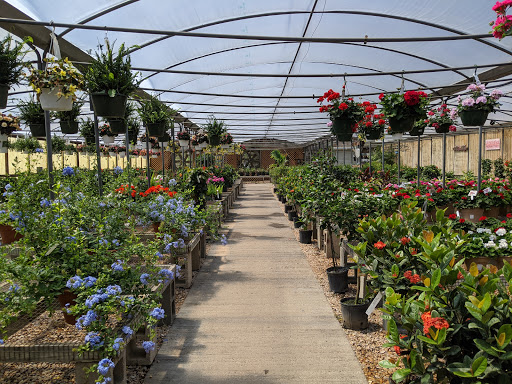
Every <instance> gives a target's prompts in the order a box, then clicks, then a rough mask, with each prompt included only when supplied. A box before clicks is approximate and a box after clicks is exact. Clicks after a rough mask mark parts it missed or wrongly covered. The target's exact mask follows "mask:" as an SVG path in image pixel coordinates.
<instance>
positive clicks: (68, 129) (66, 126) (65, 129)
mask: <svg viewBox="0 0 512 384" xmlns="http://www.w3.org/2000/svg"><path fill="white" fill-rule="evenodd" d="M59 124H60V131H61V132H62V133H64V134H66V135H74V134H75V133H78V121H69V120H61V122H60V123H59Z"/></svg>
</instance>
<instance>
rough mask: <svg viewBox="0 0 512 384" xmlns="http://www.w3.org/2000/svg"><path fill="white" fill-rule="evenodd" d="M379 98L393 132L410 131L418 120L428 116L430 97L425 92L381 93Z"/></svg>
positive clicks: (382, 110)
mask: <svg viewBox="0 0 512 384" xmlns="http://www.w3.org/2000/svg"><path fill="white" fill-rule="evenodd" d="M379 99H380V103H381V104H382V109H381V112H382V113H384V115H385V116H386V117H387V119H388V121H389V125H390V126H391V132H392V133H404V132H409V131H410V130H411V129H412V127H413V125H414V122H415V121H416V120H419V119H424V118H425V117H426V111H425V108H426V106H427V105H428V97H427V94H426V93H425V92H421V91H420V92H417V91H407V92H405V93H404V94H402V93H388V94H386V95H384V94H383V93H381V94H380V96H379Z"/></svg>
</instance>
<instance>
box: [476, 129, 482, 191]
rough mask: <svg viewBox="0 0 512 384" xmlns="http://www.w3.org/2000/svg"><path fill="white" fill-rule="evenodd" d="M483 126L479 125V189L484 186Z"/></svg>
mask: <svg viewBox="0 0 512 384" xmlns="http://www.w3.org/2000/svg"><path fill="white" fill-rule="evenodd" d="M481 187H482V126H480V127H478V187H477V188H478V191H480V190H481V189H482V188H481Z"/></svg>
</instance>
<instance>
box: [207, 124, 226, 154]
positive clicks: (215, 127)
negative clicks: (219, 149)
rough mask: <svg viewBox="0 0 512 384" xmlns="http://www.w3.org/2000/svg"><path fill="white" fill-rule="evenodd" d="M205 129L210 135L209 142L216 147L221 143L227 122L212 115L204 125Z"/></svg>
mask: <svg viewBox="0 0 512 384" xmlns="http://www.w3.org/2000/svg"><path fill="white" fill-rule="evenodd" d="M204 130H205V131H206V135H207V137H208V144H210V145H211V146H213V147H215V146H217V145H219V144H220V138H221V136H222V135H223V134H224V133H226V123H224V121H221V120H217V119H216V118H215V116H211V117H210V118H209V119H208V122H207V123H206V125H205V126H204Z"/></svg>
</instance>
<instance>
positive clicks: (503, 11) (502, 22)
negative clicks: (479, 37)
mask: <svg viewBox="0 0 512 384" xmlns="http://www.w3.org/2000/svg"><path fill="white" fill-rule="evenodd" d="M511 6H512V0H504V1H498V2H496V4H494V6H493V7H492V10H493V11H494V12H496V15H497V16H496V20H495V21H491V22H490V23H489V24H490V25H491V27H492V35H493V36H494V37H495V38H497V39H500V40H501V39H503V38H504V37H505V36H510V35H511V34H512V32H511V29H512V16H510V15H507V9H508V8H509V7H511Z"/></svg>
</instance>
